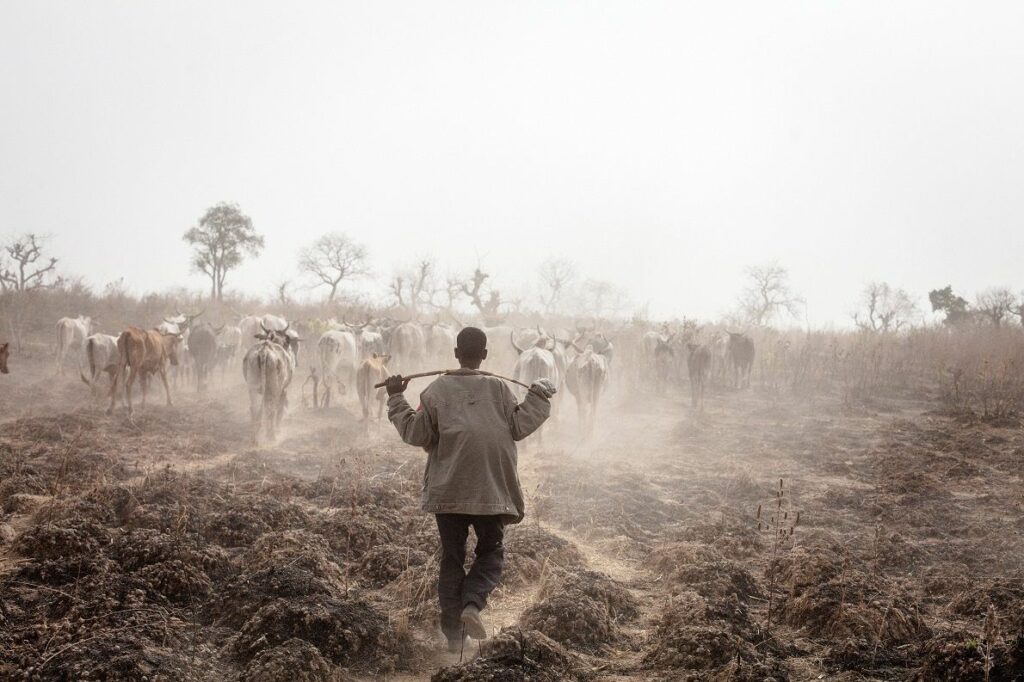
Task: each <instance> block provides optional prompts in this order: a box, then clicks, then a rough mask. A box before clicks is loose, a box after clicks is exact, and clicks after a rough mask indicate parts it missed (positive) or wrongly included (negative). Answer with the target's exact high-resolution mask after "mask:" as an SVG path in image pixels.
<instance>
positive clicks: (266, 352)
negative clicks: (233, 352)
mask: <svg viewBox="0 0 1024 682" xmlns="http://www.w3.org/2000/svg"><path fill="white" fill-rule="evenodd" d="M261 331H262V332H263V333H262V334H261V335H260V336H261V337H262V338H260V339H259V340H258V341H257V342H256V343H255V344H254V345H253V346H252V347H250V348H249V350H248V352H246V354H245V357H244V358H243V359H242V374H243V376H244V377H245V383H246V385H247V386H248V388H249V416H250V418H251V420H252V428H253V434H252V437H253V442H254V443H255V444H257V445H258V444H259V442H260V431H261V427H262V430H263V431H264V432H265V434H266V437H267V440H268V441H269V442H273V441H274V440H275V439H276V438H277V430H278V428H279V427H280V425H281V419H282V418H283V417H284V411H285V409H286V408H287V407H288V386H289V385H290V384H291V382H292V376H293V375H294V374H295V356H294V355H293V354H292V350H291V339H290V338H289V337H288V335H287V334H286V333H284V332H286V331H287V326H286V327H285V330H284V331H283V332H282V331H276V330H261Z"/></svg>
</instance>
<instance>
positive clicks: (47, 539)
mask: <svg viewBox="0 0 1024 682" xmlns="http://www.w3.org/2000/svg"><path fill="white" fill-rule="evenodd" d="M109 543H110V534H109V533H108V531H107V529H106V528H104V527H103V526H102V525H100V524H98V523H96V522H95V521H90V520H88V519H81V520H68V519H66V520H61V521H60V522H57V523H42V524H38V525H36V526H33V527H32V528H29V529H28V530H26V531H25V532H24V533H22V534H21V535H20V536H19V537H18V539H17V540H15V542H14V551H15V552H17V553H18V554H20V555H21V556H23V557H26V558H28V559H29V561H28V562H27V563H26V564H24V565H23V566H22V567H21V569H20V574H21V575H23V576H26V577H31V578H34V579H37V580H41V581H43V582H47V583H51V584H64V583H67V582H70V581H72V580H77V579H79V578H81V577H82V576H87V575H91V574H93V573H97V572H100V571H102V570H103V569H104V568H105V566H106V564H107V561H106V559H105V557H104V556H103V552H102V551H101V550H102V549H103V548H104V547H106V546H107V545H108V544H109Z"/></svg>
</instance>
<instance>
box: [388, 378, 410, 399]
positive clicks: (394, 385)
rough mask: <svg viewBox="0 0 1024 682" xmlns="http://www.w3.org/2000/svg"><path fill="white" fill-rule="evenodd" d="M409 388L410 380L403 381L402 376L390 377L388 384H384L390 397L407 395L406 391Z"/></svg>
mask: <svg viewBox="0 0 1024 682" xmlns="http://www.w3.org/2000/svg"><path fill="white" fill-rule="evenodd" d="M408 387H409V380H408V379H403V378H402V375H401V374H396V375H394V376H390V377H388V380H387V383H386V384H384V388H386V389H387V391H388V395H389V396H392V395H398V394H399V393H405V389H407V388H408Z"/></svg>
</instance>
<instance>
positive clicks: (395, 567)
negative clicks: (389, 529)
mask: <svg viewBox="0 0 1024 682" xmlns="http://www.w3.org/2000/svg"><path fill="white" fill-rule="evenodd" d="M429 558H430V557H429V555H428V554H427V553H426V552H423V551H421V550H418V549H414V548H412V547H402V546H400V545H381V546H379V547H375V548H373V549H371V550H370V551H368V552H367V553H366V554H365V556H364V557H363V560H362V561H361V562H360V563H359V565H358V567H356V568H354V569H353V570H352V574H353V576H354V577H356V578H357V579H362V580H363V581H364V582H365V583H366V584H368V585H370V586H372V587H384V586H385V585H387V584H388V583H390V582H392V581H394V580H396V579H397V578H398V577H399V576H400V575H402V573H404V572H405V571H407V570H409V568H410V567H411V566H422V565H424V564H425V563H427V559H429Z"/></svg>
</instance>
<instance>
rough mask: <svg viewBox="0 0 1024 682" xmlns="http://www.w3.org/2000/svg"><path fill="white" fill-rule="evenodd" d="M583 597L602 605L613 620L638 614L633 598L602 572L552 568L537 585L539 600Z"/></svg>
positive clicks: (636, 604)
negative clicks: (573, 595) (581, 595)
mask: <svg viewBox="0 0 1024 682" xmlns="http://www.w3.org/2000/svg"><path fill="white" fill-rule="evenodd" d="M560 593H564V594H583V595H586V596H587V597H590V598H591V599H593V600H594V601H596V602H598V603H600V604H603V605H604V606H605V608H607V609H608V613H609V614H610V615H611V617H612V618H614V619H615V620H617V621H625V620H632V619H633V618H636V617H637V616H638V615H639V613H640V605H639V604H638V603H637V600H636V597H634V596H633V594H632V593H631V592H630V591H629V590H627V589H626V588H625V587H623V586H622V585H621V584H619V583H617V582H616V581H614V580H612V579H611V578H609V577H608V576H607V575H605V574H604V573H598V572H596V571H591V570H589V569H578V568H574V569H558V568H556V569H554V571H552V572H551V573H549V574H548V575H547V576H546V577H545V579H544V583H543V585H541V589H540V593H539V597H540V598H541V599H547V598H548V597H552V596H554V595H556V594H560Z"/></svg>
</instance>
